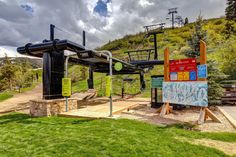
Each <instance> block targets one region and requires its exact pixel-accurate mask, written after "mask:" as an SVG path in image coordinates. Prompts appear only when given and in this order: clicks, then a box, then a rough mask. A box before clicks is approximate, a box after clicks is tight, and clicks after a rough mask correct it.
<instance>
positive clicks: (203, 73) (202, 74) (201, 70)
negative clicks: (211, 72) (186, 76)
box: [197, 64, 207, 78]
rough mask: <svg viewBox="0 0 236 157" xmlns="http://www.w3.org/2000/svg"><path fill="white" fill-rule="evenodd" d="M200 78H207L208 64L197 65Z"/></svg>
mask: <svg viewBox="0 0 236 157" xmlns="http://www.w3.org/2000/svg"><path fill="white" fill-rule="evenodd" d="M197 74H198V78H207V65H206V64H203V65H198V66H197Z"/></svg>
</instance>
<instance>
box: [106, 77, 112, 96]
mask: <svg viewBox="0 0 236 157" xmlns="http://www.w3.org/2000/svg"><path fill="white" fill-rule="evenodd" d="M111 81H112V80H111V76H106V96H107V97H110V96H111Z"/></svg>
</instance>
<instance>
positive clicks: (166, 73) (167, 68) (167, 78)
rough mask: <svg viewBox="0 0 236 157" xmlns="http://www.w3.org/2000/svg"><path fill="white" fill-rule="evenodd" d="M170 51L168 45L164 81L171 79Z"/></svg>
mask: <svg viewBox="0 0 236 157" xmlns="http://www.w3.org/2000/svg"><path fill="white" fill-rule="evenodd" d="M169 66H170V52H169V48H168V47H167V48H166V49H165V51H164V81H169V80H170V69H169Z"/></svg>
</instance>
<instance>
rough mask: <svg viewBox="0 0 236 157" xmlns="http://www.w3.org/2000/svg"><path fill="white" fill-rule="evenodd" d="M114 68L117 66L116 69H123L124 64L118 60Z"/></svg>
mask: <svg viewBox="0 0 236 157" xmlns="http://www.w3.org/2000/svg"><path fill="white" fill-rule="evenodd" d="M114 68H115V70H116V71H121V70H122V68H123V64H122V63H120V62H117V63H116V64H115V66H114Z"/></svg>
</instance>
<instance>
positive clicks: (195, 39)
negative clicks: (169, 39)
mask: <svg viewBox="0 0 236 157" xmlns="http://www.w3.org/2000/svg"><path fill="white" fill-rule="evenodd" d="M206 37H207V31H206V30H203V17H202V16H201V15H199V16H198V18H197V20H196V23H195V32H194V33H193V34H192V38H191V39H190V40H189V46H190V48H191V51H186V54H185V55H186V56H187V57H196V56H197V55H198V54H197V52H199V51H200V40H203V41H205V42H206V40H207V38H206Z"/></svg>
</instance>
